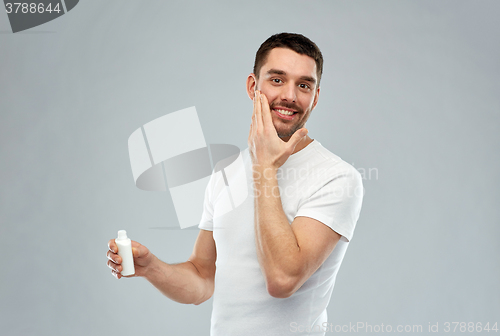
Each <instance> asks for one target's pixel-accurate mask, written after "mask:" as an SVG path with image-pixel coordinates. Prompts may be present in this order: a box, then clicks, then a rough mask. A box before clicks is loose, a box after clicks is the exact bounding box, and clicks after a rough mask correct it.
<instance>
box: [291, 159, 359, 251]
mask: <svg viewBox="0 0 500 336" xmlns="http://www.w3.org/2000/svg"><path fill="white" fill-rule="evenodd" d="M351 168H352V169H349V170H348V171H345V172H341V173H338V172H337V173H330V177H327V178H326V179H324V180H323V181H326V182H325V183H320V184H319V185H320V187H319V188H318V187H316V188H313V189H312V190H309V191H308V192H306V193H305V195H307V196H306V197H305V198H304V199H303V200H302V201H301V203H300V204H299V209H298V211H297V214H296V215H295V217H300V216H303V217H310V218H313V219H316V220H318V221H320V222H322V223H323V224H325V225H327V226H328V227H330V228H331V229H332V230H334V231H335V232H337V233H338V234H340V235H341V236H342V237H341V239H343V240H344V241H347V242H349V241H350V240H351V239H352V236H353V234H354V228H355V227H356V222H357V221H358V218H359V214H360V212H361V205H362V202H363V196H364V189H363V182H362V178H361V175H360V173H359V172H358V171H357V170H355V169H354V168H353V167H352V166H351Z"/></svg>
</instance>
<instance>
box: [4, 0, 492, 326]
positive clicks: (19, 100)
mask: <svg viewBox="0 0 500 336" xmlns="http://www.w3.org/2000/svg"><path fill="white" fill-rule="evenodd" d="M499 14H500V3H499V2H498V1H485V0H482V1H456V0H454V1H310V2H305V1H289V0H287V1H265V2H264V1H252V2H235V1H231V2H229V1H226V2H222V1H220V2H217V3H213V2H207V1H197V2H193V1H183V2H180V1H179V2H172V1H148V2H144V1H126V2H124V1H118V0H108V1H95V0H94V1H90V0H86V1H81V2H80V3H79V4H78V5H77V6H76V7H75V8H74V9H73V10H72V11H71V12H70V13H68V14H66V15H64V16H62V17H60V18H58V19H56V20H54V21H52V22H49V23H47V24H44V25H42V26H39V27H36V28H34V29H31V30H28V31H26V32H24V33H17V34H12V33H11V32H10V27H9V24H8V20H7V15H6V14H5V13H0V33H1V34H0V113H1V114H0V141H1V143H0V178H1V180H0V181H1V185H0V221H1V226H0V253H1V256H2V262H1V272H0V330H2V334H4V335H111V334H121V335H208V333H209V325H210V313H211V304H212V300H209V301H208V302H206V303H204V304H202V305H200V306H189V305H181V304H178V303H175V302H171V301H170V300H169V299H167V298H165V297H163V296H162V295H161V294H160V293H159V292H158V291H157V290H156V289H155V288H154V287H152V286H151V285H149V284H148V283H147V281H145V280H144V279H141V278H133V279H122V280H120V281H117V280H116V279H114V278H113V277H112V276H111V275H110V272H109V269H108V268H107V267H106V265H105V263H106V257H105V252H106V244H107V241H108V240H109V239H110V238H114V237H115V235H116V232H117V231H118V230H119V229H126V230H127V231H128V232H129V235H130V236H131V238H132V239H134V240H137V241H139V242H142V243H143V244H144V245H146V246H148V247H149V248H150V249H151V250H152V251H153V252H154V253H155V254H157V255H158V256H159V257H160V258H161V259H163V260H165V261H167V262H182V261H185V260H186V258H188V256H189V255H190V253H191V249H192V246H193V243H194V241H195V238H196V235H197V231H196V230H180V229H178V230H176V229H172V228H173V227H176V226H177V225H178V224H177V219H176V215H175V212H174V209H173V206H172V203H171V199H170V196H169V194H168V193H159V192H144V191H141V190H139V189H137V188H136V187H135V186H134V182H133V179H132V173H131V169H130V163H129V158H128V150H127V139H128V137H129V135H130V134H131V133H132V132H133V131H134V130H136V129H137V128H138V127H140V126H141V125H143V124H144V123H146V122H148V121H151V120H153V119H155V118H157V117H160V116H162V115H164V114H166V113H169V112H173V111H177V110H180V109H182V108H186V107H189V106H193V105H194V106H196V108H197V110H198V113H199V116H200V119H201V124H202V127H203V129H204V134H205V138H206V140H207V142H208V143H231V144H234V145H237V146H238V147H240V148H245V147H246V140H247V134H248V129H249V125H250V117H251V112H252V104H251V101H250V100H249V99H248V97H247V96H246V93H245V79H246V76H247V75H248V74H249V73H250V72H251V69H252V65H253V58H254V55H255V52H256V50H257V48H258V47H259V45H260V43H262V42H263V41H264V40H265V39H266V38H267V37H268V36H270V35H271V34H274V33H277V32H282V31H290V32H300V33H303V34H304V35H306V36H308V37H310V38H311V39H312V40H313V41H315V42H316V43H317V44H318V45H319V47H320V48H321V49H322V51H323V54H324V57H325V71H324V77H323V80H322V91H321V94H320V100H319V104H318V106H317V108H316V109H315V111H314V112H313V114H312V116H311V119H310V122H308V125H307V126H308V129H309V131H310V135H311V137H313V138H315V139H317V140H319V141H320V142H321V143H322V144H323V145H324V146H325V147H327V148H329V149H330V150H331V151H333V152H334V153H336V154H338V155H339V156H340V157H342V158H343V159H344V160H345V161H347V162H349V163H352V164H353V165H354V166H355V167H356V168H358V169H359V170H363V169H365V170H366V172H368V169H370V168H372V169H376V170H377V172H378V176H375V174H374V171H373V170H372V176H371V177H370V176H368V174H366V179H365V180H364V185H365V188H366V196H365V200H364V205H363V209H362V212H361V217H360V220H359V222H358V226H357V229H356V234H355V236H354V239H353V240H352V243H351V246H350V248H349V250H348V252H347V255H346V257H345V259H344V264H343V266H342V268H341V271H340V273H339V276H338V278H337V284H336V287H335V290H334V293H333V297H332V301H331V303H330V306H329V308H328V313H329V320H330V322H332V323H334V324H336V325H344V324H349V323H356V322H366V323H369V324H371V325H381V324H382V323H384V325H387V324H392V325H393V326H396V325H398V324H401V325H406V324H410V325H413V324H420V325H422V326H423V328H424V333H422V334H427V332H425V331H426V330H427V328H428V323H429V322H431V323H432V324H435V323H436V322H439V328H440V329H439V330H440V331H441V332H442V331H443V323H444V322H446V321H449V322H452V321H458V322H482V323H483V324H485V323H486V322H490V325H491V324H492V322H500V321H498V317H499V316H500V307H499V302H500V300H499V299H500V292H499V284H498V279H499V278H500V267H499V266H500V265H499V262H498V256H499V253H500V244H499V243H498V237H499V233H500V232H499V227H498V224H499V219H500V214H499V210H498V209H499V207H498V205H497V203H498V201H499V199H500V194H499V189H498V186H499V185H500V183H499V182H500V181H499V175H498V171H499V168H500V161H499V157H498V147H499V146H498V144H499V140H500V136H499V132H498V128H499V121H500V120H499V119H500V117H499V112H500V104H499V97H500V95H499V92H500V85H499V76H500V67H499V61H498V60H499V59H500V47H499V46H500V44H499V43H498V42H499V32H500V24H499V23H498V16H499ZM158 227H163V228H165V227H170V229H155V228H158ZM327 334H331V333H327ZM360 334H363V332H360ZM467 334H475V333H468V332H467ZM481 334H484V333H481Z"/></svg>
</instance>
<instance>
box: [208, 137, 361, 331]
mask: <svg viewBox="0 0 500 336" xmlns="http://www.w3.org/2000/svg"><path fill="white" fill-rule="evenodd" d="M251 164H252V162H251V158H250V155H249V151H248V148H247V149H245V150H244V151H243V152H241V153H240V156H239V157H238V159H237V160H236V161H235V162H234V163H233V164H231V165H230V166H228V167H226V168H225V169H224V174H222V172H220V171H219V172H217V173H214V174H213V175H212V177H211V179H210V183H209V184H208V186H207V189H206V194H205V205H204V211H203V216H202V220H201V223H200V225H199V228H200V229H204V230H209V231H213V237H214V240H215V244H216V248H217V261H216V269H217V270H216V274H215V291H214V295H213V312H212V320H211V324H212V326H211V335H212V336H239V335H245V336H247V335H259V336H260V335H290V334H292V335H324V334H325V331H326V330H327V329H326V327H327V312H326V307H327V306H328V303H329V301H330V297H331V294H332V291H333V286H334V284H335V278H336V276H337V272H338V270H339V267H340V265H341V263H342V259H343V258H344V254H345V252H346V249H347V246H348V244H349V241H350V240H351V238H352V235H353V232H354V227H355V225H356V222H357V220H358V217H359V213H360V211H361V204H362V199H363V194H364V190H363V185H362V178H361V175H360V174H359V172H358V171H357V170H356V169H355V168H354V167H352V166H351V165H349V164H348V163H346V162H345V161H343V160H342V159H341V158H339V157H338V156H336V155H335V154H333V153H331V152H330V151H328V150H327V149H325V148H324V147H323V146H322V145H321V144H320V143H319V142H318V141H316V140H314V141H313V142H311V143H310V144H309V145H308V146H307V147H305V148H304V149H302V150H300V151H299V152H297V153H295V154H293V155H291V156H290V157H289V158H288V160H287V161H286V162H285V164H284V165H283V166H282V167H280V169H279V171H278V175H277V177H278V185H279V189H280V195H281V200H282V204H283V210H284V212H285V214H286V217H287V218H288V221H289V222H290V223H291V222H292V221H293V220H294V218H295V217H298V216H306V217H310V218H314V219H316V220H318V221H320V222H322V223H323V224H325V225H327V226H329V227H330V228H332V229H333V230H334V231H335V232H337V233H338V234H340V235H341V236H342V237H341V239H340V241H339V242H338V243H337V245H336V246H335V249H334V250H333V252H332V253H331V254H330V256H329V257H328V258H327V259H326V261H325V262H324V263H323V265H322V266H321V267H320V268H319V269H318V270H317V271H316V272H315V273H314V274H313V275H312V276H311V277H310V278H309V279H308V280H307V281H306V282H305V283H304V284H303V285H302V287H300V288H299V289H298V290H297V291H296V292H295V293H294V294H293V295H292V296H290V297H289V298H285V299H279V298H274V297H272V296H271V295H269V293H268V292H267V290H266V284H265V280H264V276H263V274H262V271H261V269H260V266H259V262H258V260H257V252H256V246H255V231H254V188H253V180H252V172H251ZM242 195H243V196H246V197H241V196H242ZM233 199H240V200H241V201H240V202H235V201H234V200H233ZM228 209H229V210H228Z"/></svg>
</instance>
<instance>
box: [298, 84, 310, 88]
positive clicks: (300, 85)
mask: <svg viewBox="0 0 500 336" xmlns="http://www.w3.org/2000/svg"><path fill="white" fill-rule="evenodd" d="M299 87H300V88H301V89H310V88H311V87H310V86H309V85H307V84H299Z"/></svg>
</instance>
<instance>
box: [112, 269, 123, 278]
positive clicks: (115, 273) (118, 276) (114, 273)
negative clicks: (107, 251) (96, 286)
mask: <svg viewBox="0 0 500 336" xmlns="http://www.w3.org/2000/svg"><path fill="white" fill-rule="evenodd" d="M111 274H113V276H114V277H115V278H117V279H120V278H121V277H122V275H121V274H120V273H119V272H117V271H111Z"/></svg>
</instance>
